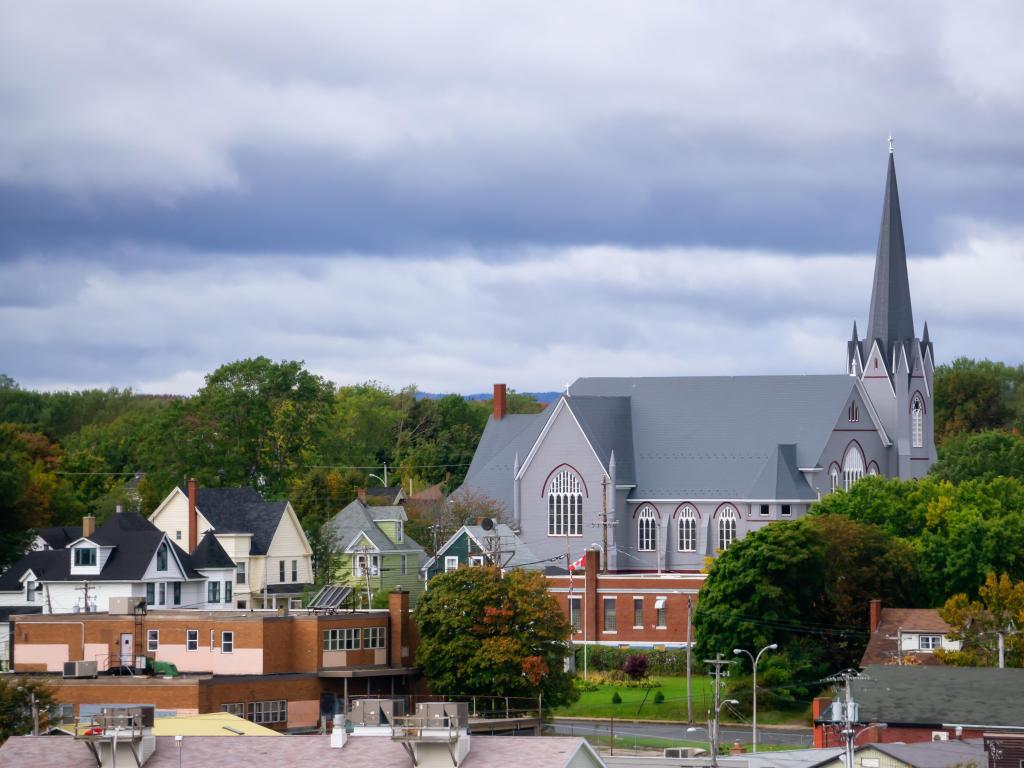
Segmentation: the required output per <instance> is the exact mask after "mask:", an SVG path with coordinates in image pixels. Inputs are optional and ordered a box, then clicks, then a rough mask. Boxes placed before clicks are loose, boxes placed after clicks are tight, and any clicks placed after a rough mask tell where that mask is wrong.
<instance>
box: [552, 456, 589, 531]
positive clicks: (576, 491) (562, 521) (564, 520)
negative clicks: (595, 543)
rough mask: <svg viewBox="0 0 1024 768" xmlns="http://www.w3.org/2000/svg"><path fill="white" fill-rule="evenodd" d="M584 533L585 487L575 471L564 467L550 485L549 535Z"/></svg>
mask: <svg viewBox="0 0 1024 768" xmlns="http://www.w3.org/2000/svg"><path fill="white" fill-rule="evenodd" d="M582 535H583V488H582V486H581V485H580V479H579V478H578V477H577V476H576V473H575V472H572V471H570V470H568V469H563V470H562V471H561V472H559V473H558V474H557V475H555V476H554V477H553V478H551V483H550V484H549V485H548V536H582Z"/></svg>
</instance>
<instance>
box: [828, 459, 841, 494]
mask: <svg viewBox="0 0 1024 768" xmlns="http://www.w3.org/2000/svg"><path fill="white" fill-rule="evenodd" d="M829 476H830V477H831V478H832V490H833V491H838V490H839V467H837V466H836V465H835V464H833V465H832V469H831V470H830V471H829Z"/></svg>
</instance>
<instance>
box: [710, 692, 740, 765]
mask: <svg viewBox="0 0 1024 768" xmlns="http://www.w3.org/2000/svg"><path fill="white" fill-rule="evenodd" d="M726 704H732V705H733V706H734V707H735V706H737V705H738V704H739V702H738V701H736V699H726V700H725V701H723V702H722V703H721V704H719V705H718V708H717V709H716V710H715V724H714V727H713V728H712V729H711V731H712V736H713V739H712V742H711V765H712V766H713V768H718V723H719V721H721V719H722V707H724V706H725V705H726Z"/></svg>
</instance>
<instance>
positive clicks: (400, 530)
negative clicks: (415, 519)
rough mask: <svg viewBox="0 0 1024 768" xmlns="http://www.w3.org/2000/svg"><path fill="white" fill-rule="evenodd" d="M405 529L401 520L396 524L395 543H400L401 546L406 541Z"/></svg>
mask: <svg viewBox="0 0 1024 768" xmlns="http://www.w3.org/2000/svg"><path fill="white" fill-rule="evenodd" d="M404 528H405V526H404V525H403V524H402V521H401V520H399V521H398V522H397V523H395V541H396V542H398V543H399V544H401V543H402V541H403V540H404V539H405V530H404Z"/></svg>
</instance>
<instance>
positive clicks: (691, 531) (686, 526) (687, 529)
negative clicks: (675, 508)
mask: <svg viewBox="0 0 1024 768" xmlns="http://www.w3.org/2000/svg"><path fill="white" fill-rule="evenodd" d="M678 546H679V551H680V552H696V551H697V513H696V512H695V511H694V509H693V507H691V506H690V505H686V506H685V507H683V508H682V509H681V510H679V544H678Z"/></svg>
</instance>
